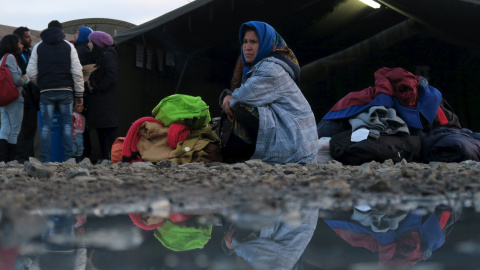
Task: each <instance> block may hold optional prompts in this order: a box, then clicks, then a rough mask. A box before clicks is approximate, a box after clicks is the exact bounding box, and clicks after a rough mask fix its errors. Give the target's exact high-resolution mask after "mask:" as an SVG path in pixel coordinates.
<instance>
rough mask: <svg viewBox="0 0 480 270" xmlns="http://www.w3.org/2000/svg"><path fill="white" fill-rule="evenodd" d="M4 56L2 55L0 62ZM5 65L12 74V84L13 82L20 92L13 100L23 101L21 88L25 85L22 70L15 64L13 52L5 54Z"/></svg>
mask: <svg viewBox="0 0 480 270" xmlns="http://www.w3.org/2000/svg"><path fill="white" fill-rule="evenodd" d="M4 57H5V56H3V57H2V58H1V59H0V64H1V63H2V61H3V58H4ZM5 66H6V67H7V68H8V70H9V71H10V75H12V80H13V84H15V86H16V87H17V89H18V92H19V94H20V95H19V97H18V98H17V99H16V100H15V101H18V102H22V103H23V102H24V100H23V95H22V90H23V85H25V81H24V80H23V79H22V70H21V69H20V67H19V66H18V65H17V60H16V59H15V56H14V55H13V54H9V55H8V56H7V59H5Z"/></svg>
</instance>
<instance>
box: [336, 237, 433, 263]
mask: <svg viewBox="0 0 480 270" xmlns="http://www.w3.org/2000/svg"><path fill="white" fill-rule="evenodd" d="M334 231H335V233H337V234H338V236H340V237H341V238H342V239H343V240H345V241H347V242H348V243H349V244H350V245H352V246H354V247H363V248H366V249H368V250H370V251H372V252H378V263H379V264H380V265H383V266H385V265H395V266H411V265H414V264H416V263H417V262H419V261H423V260H425V258H424V256H423V251H422V249H421V242H422V241H421V238H420V234H419V232H418V230H411V231H408V232H406V233H404V234H403V235H402V236H401V237H400V238H399V239H398V240H397V241H395V242H393V243H391V244H388V245H382V244H381V243H380V242H379V241H378V240H377V239H375V237H373V236H372V235H368V234H358V233H354V232H351V231H348V230H342V229H334Z"/></svg>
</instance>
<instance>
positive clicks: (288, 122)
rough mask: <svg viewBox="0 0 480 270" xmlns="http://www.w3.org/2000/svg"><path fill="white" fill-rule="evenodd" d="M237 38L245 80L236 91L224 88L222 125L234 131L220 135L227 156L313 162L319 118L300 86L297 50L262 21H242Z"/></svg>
mask: <svg viewBox="0 0 480 270" xmlns="http://www.w3.org/2000/svg"><path fill="white" fill-rule="evenodd" d="M239 36H240V44H241V46H242V47H241V49H242V62H243V64H244V66H245V69H244V71H243V79H242V84H241V85H240V87H239V88H237V89H235V91H233V93H232V91H230V90H228V89H225V90H224V91H223V92H222V94H221V96H220V99H219V102H220V106H222V109H223V111H224V112H225V114H226V116H227V117H223V119H224V120H223V121H222V125H223V126H229V125H231V126H233V129H231V132H228V131H226V130H225V129H223V128H222V133H221V135H220V139H221V146H222V153H223V154H224V160H225V161H227V162H238V161H244V160H246V159H249V158H252V159H261V160H263V161H264V162H266V163H270V164H282V163H307V162H309V161H312V160H313V158H314V157H315V154H316V153H317V151H318V149H319V144H318V135H317V134H316V122H315V117H314V115H313V112H312V109H311V107H310V104H309V103H308V101H307V100H306V99H305V97H304V96H303V94H302V92H301V90H300V89H299V88H298V86H297V84H296V82H297V81H298V78H299V77H300V67H299V64H298V61H297V58H296V57H295V54H294V53H293V51H292V50H291V49H290V48H289V47H288V46H287V44H286V43H285V41H284V40H283V38H282V37H281V36H280V35H279V34H278V33H277V32H276V31H275V29H274V28H273V27H272V26H270V25H269V24H267V23H264V22H258V21H251V22H247V23H244V24H243V25H242V26H241V27H240V35H239ZM226 118H228V119H226ZM228 121H230V122H233V124H231V123H230V122H228ZM229 123H230V124H229Z"/></svg>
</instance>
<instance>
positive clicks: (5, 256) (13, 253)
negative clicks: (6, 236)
mask: <svg viewBox="0 0 480 270" xmlns="http://www.w3.org/2000/svg"><path fill="white" fill-rule="evenodd" d="M17 255H18V247H14V248H3V247H2V243H1V242H0V269H2V270H12V269H13V267H14V266H15V260H16V259H17Z"/></svg>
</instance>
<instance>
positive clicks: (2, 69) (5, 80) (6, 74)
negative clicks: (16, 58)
mask: <svg viewBox="0 0 480 270" xmlns="http://www.w3.org/2000/svg"><path fill="white" fill-rule="evenodd" d="M8 55H9V54H5V55H4V56H3V60H2V64H1V65H0V107H3V106H6V105H8V104H10V103H12V101H14V100H16V99H17V98H18V97H19V96H20V93H19V92H18V89H17V87H16V86H15V84H14V83H13V79H12V75H11V74H10V70H8V67H6V66H5V60H6V59H7V56H8Z"/></svg>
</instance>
